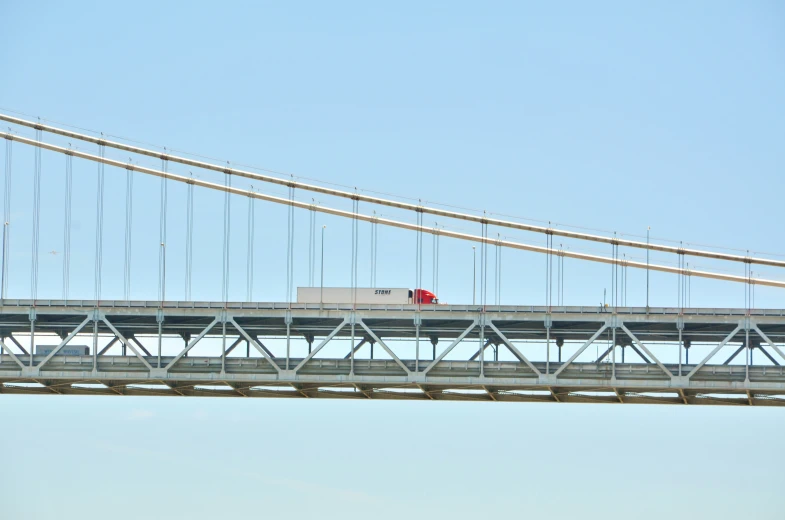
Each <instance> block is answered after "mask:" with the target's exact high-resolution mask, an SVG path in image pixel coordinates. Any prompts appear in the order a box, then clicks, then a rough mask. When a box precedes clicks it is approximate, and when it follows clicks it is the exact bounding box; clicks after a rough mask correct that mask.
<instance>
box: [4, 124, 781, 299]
mask: <svg viewBox="0 0 785 520" xmlns="http://www.w3.org/2000/svg"><path fill="white" fill-rule="evenodd" d="M0 137H5V138H6V139H12V140H14V141H18V142H21V143H23V144H28V145H31V146H40V147H41V148H43V149H45V150H50V151H54V152H59V153H67V152H68V150H67V149H66V148H63V147H61V146H57V145H54V144H50V143H46V142H41V143H38V142H36V141H35V140H34V139H29V138H26V137H21V136H18V135H14V134H10V133H6V132H0ZM71 153H72V154H73V155H74V156H75V157H79V158H81V159H86V160H90V161H94V162H99V163H104V164H107V165H110V166H115V167H117V168H133V169H134V170H135V171H138V172H141V173H144V174H146V175H153V176H155V177H166V178H167V179H170V180H174V181H177V182H182V183H188V182H192V183H193V184H194V185H196V186H200V187H203V188H208V189H211V190H216V191H224V192H229V193H233V194H237V195H245V196H248V191H247V190H242V189H239V188H233V187H231V186H228V185H226V184H224V185H221V184H218V183H213V182H208V181H203V180H197V179H189V178H187V177H183V176H181V175H176V174H172V173H165V172H162V171H160V170H155V169H153V168H148V167H144V166H139V165H129V164H125V163H122V162H120V161H116V160H113V159H107V158H105V157H100V156H96V155H92V154H88V153H85V152H81V151H78V150H73V151H71ZM251 196H253V197H255V198H257V199H260V200H264V201H267V202H272V203H275V204H281V205H288V206H293V207H296V208H301V209H306V210H307V209H309V208H310V207H311V205H310V204H309V203H305V202H300V201H296V200H293V199H292V198H290V199H284V198H281V197H277V196H273V195H268V194H265V193H259V192H257V193H254V194H252V195H251ZM316 210H317V211H319V212H321V213H327V214H330V215H334V216H338V217H342V218H354V215H353V213H352V212H349V211H345V210H339V209H335V208H330V207H328V206H318V207H317V208H316ZM356 218H357V219H358V220H362V221H365V222H377V223H379V224H382V225H385V226H390V227H397V228H400V229H407V230H410V231H417V230H418V229H420V228H418V226H416V225H414V224H411V223H408V222H402V221H397V220H391V219H388V218H380V217H375V216H371V215H362V214H360V215H357V217H356ZM422 231H423V232H424V233H433V232H434V230H433V229H431V228H422ZM438 233H439V234H440V235H443V236H445V237H449V238H455V239H458V240H466V241H470V242H480V243H483V242H487V239H483V238H482V237H479V236H476V235H471V234H468V233H463V232H457V231H449V230H446V229H440V230H439V231H438ZM502 246H503V247H508V248H512V249H519V250H522V251H531V252H535V253H539V254H547V253H548V249H547V247H543V246H540V245H534V244H528V243H524V242H513V241H510V240H502ZM563 254H564V256H565V257H569V258H574V259H577V260H585V261H590V262H598V263H604V264H613V263H614V262H616V263H618V260H614V259H612V258H608V257H605V256H600V255H595V254H589V253H582V252H577V251H570V250H566V251H564V252H563ZM685 254H686V253H685ZM745 258H746V262H747V263H757V259H754V258H749V257H745ZM627 265H628V266H629V267H634V268H636V269H643V270H645V269H646V268H647V264H646V262H638V261H629V262H627ZM649 269H650V270H653V271H659V272H664V273H671V274H680V273H682V274H683V269H681V270H680V269H679V268H677V267H673V266H668V265H660V264H651V265H649ZM690 276H697V277H701V278H711V279H715V280H725V281H730V282H736V283H739V282H740V283H745V282H746V277H745V276H739V275H731V274H725V273H718V272H712V271H698V270H694V271H693V270H691V271H690ZM754 283H755V284H756V285H765V286H769V287H779V288H785V281H780V280H771V279H765V278H758V279H754Z"/></svg>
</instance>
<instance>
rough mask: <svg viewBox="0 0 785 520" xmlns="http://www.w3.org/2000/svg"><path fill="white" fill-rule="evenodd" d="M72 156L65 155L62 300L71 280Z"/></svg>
mask: <svg viewBox="0 0 785 520" xmlns="http://www.w3.org/2000/svg"><path fill="white" fill-rule="evenodd" d="M73 173H74V157H73V155H71V154H66V156H65V208H64V209H65V215H64V217H63V300H67V299H68V292H69V289H70V282H71V198H72V196H71V195H72V193H73Z"/></svg>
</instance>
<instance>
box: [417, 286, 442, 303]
mask: <svg viewBox="0 0 785 520" xmlns="http://www.w3.org/2000/svg"><path fill="white" fill-rule="evenodd" d="M412 303H420V304H423V305H432V304H433V305H435V304H437V303H439V299H438V298H437V297H436V295H435V294H433V293H432V292H431V291H426V290H425V289H415V290H414V298H413V299H412Z"/></svg>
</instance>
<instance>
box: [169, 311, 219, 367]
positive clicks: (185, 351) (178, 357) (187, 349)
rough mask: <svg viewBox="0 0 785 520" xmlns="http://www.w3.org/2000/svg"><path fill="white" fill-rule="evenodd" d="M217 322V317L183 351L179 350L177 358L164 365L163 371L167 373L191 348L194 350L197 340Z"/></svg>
mask: <svg viewBox="0 0 785 520" xmlns="http://www.w3.org/2000/svg"><path fill="white" fill-rule="evenodd" d="M218 321H219V318H217V317H216V318H215V319H213V321H212V322H211V323H210V324H209V325H208V326H207V327H205V328H204V330H202V332H200V333H199V335H198V336H196V338H194V339H192V340H191V342H190V343H188V345H186V347H185V348H184V349H183V350H181V351H180V353H179V354H177V356H175V358H174V359H173V360H172V361H171V362H170V363H169V364H168V365H166V366H165V367H164V370H165V371H167V372H168V371H169V369H171V368H172V367H173V366H174V364H175V363H177V362H178V361H180V358H182V357H183V356H184V355H186V354H188V351H189V350H191V349H192V348H194V347H195V346H196V344H197V343H199V340H201V339H202V338H203V337H205V335H206V334H207V333H208V332H210V330H212V328H213V327H215V325H216V324H217V323H218Z"/></svg>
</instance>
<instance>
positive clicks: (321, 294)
mask: <svg viewBox="0 0 785 520" xmlns="http://www.w3.org/2000/svg"><path fill="white" fill-rule="evenodd" d="M325 229H327V226H326V225H324V226H322V260H321V262H320V264H321V266H320V267H321V271H322V275H321V282H320V284H319V303H320V304H321V303H324V230H325Z"/></svg>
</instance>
